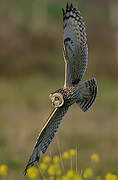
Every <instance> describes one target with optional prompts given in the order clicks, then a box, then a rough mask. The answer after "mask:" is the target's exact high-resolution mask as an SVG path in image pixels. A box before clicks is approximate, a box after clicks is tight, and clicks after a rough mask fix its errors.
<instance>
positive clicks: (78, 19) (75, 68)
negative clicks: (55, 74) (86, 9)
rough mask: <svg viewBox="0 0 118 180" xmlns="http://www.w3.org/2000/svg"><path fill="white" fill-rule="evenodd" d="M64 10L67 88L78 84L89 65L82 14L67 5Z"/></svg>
mask: <svg viewBox="0 0 118 180" xmlns="http://www.w3.org/2000/svg"><path fill="white" fill-rule="evenodd" d="M62 10H63V21H64V48H63V54H64V61H65V87H68V86H71V85H75V84H78V82H79V81H80V80H81V79H82V77H83V76H84V74H85V71H86V68H87V64H88V46H87V38H86V30H85V24H84V21H83V18H82V16H81V15H80V12H79V11H78V10H77V9H76V8H73V5H72V4H71V5H70V6H69V5H68V3H67V6H66V11H64V9H62Z"/></svg>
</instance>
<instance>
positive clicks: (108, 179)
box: [105, 173, 118, 180]
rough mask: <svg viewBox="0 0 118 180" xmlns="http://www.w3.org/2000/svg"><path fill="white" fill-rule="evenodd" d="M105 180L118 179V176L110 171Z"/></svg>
mask: <svg viewBox="0 0 118 180" xmlns="http://www.w3.org/2000/svg"><path fill="white" fill-rule="evenodd" d="M105 180H118V177H117V175H115V174H111V173H108V174H106V176H105Z"/></svg>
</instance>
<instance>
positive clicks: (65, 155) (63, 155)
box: [62, 152, 70, 159]
mask: <svg viewBox="0 0 118 180" xmlns="http://www.w3.org/2000/svg"><path fill="white" fill-rule="evenodd" d="M62 157H63V159H68V158H69V157H70V156H69V153H68V152H63V154H62Z"/></svg>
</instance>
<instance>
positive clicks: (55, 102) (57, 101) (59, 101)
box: [49, 93, 64, 108]
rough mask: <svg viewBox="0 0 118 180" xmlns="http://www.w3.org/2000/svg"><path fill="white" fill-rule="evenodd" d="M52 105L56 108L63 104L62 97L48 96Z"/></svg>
mask: <svg viewBox="0 0 118 180" xmlns="http://www.w3.org/2000/svg"><path fill="white" fill-rule="evenodd" d="M49 97H50V99H51V102H52V105H53V106H54V107H55V108H57V107H61V106H62V105H63V104H64V99H63V95H62V94H61V93H54V94H50V95H49Z"/></svg>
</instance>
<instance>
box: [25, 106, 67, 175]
mask: <svg viewBox="0 0 118 180" xmlns="http://www.w3.org/2000/svg"><path fill="white" fill-rule="evenodd" d="M67 110H68V107H66V106H62V107H60V108H55V109H54V110H53V111H52V113H51V114H50V116H49V118H48V120H47V122H46V123H45V124H44V126H43V128H42V130H41V132H40V134H39V137H38V139H37V142H36V144H35V146H34V149H33V152H32V155H31V157H30V159H29V162H28V164H27V166H26V168H25V172H24V173H25V174H26V173H27V169H28V168H29V167H30V166H33V165H34V162H36V161H37V162H38V161H39V159H40V151H42V152H43V153H45V152H46V150H47V148H48V146H49V144H50V143H51V141H52V139H53V138H54V135H55V133H56V132H57V129H58V127H59V125H60V123H61V121H62V119H63V117H64V115H65V114H66V112H67Z"/></svg>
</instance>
